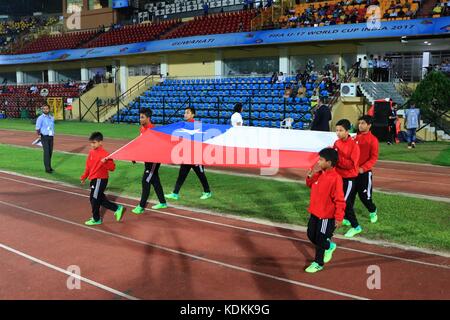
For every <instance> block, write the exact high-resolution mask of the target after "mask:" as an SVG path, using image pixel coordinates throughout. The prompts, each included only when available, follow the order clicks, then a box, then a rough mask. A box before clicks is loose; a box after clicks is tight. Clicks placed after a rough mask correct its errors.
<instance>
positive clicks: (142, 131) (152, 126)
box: [139, 123, 155, 134]
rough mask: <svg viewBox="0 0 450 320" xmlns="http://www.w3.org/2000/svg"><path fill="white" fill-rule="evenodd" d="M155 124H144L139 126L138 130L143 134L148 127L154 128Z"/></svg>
mask: <svg viewBox="0 0 450 320" xmlns="http://www.w3.org/2000/svg"><path fill="white" fill-rule="evenodd" d="M154 127H155V126H154V125H153V124H152V123H149V124H148V125H146V126H141V127H140V128H139V131H140V132H141V134H143V133H144V132H145V131H147V130H148V129H151V128H154Z"/></svg>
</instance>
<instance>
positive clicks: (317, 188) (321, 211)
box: [306, 168, 345, 221]
mask: <svg viewBox="0 0 450 320" xmlns="http://www.w3.org/2000/svg"><path fill="white" fill-rule="evenodd" d="M306 185H307V186H308V187H310V188H311V197H310V203H309V208H308V211H309V213H311V214H312V215H315V216H316V217H318V218H320V219H336V221H342V220H343V219H344V215H345V199H344V187H343V185H342V177H341V176H340V175H339V174H338V173H337V171H336V169H335V168H333V169H329V170H327V171H319V172H317V173H316V174H314V175H313V176H312V177H311V178H308V177H306Z"/></svg>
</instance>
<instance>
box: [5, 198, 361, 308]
mask: <svg viewBox="0 0 450 320" xmlns="http://www.w3.org/2000/svg"><path fill="white" fill-rule="evenodd" d="M0 204H3V205H5V206H9V207H12V208H16V209H20V210H23V211H25V212H29V213H32V214H35V215H39V216H42V217H46V218H50V219H53V220H57V221H59V222H63V223H66V224H70V225H73V226H77V227H79V228H82V229H86V230H89V231H93V232H98V233H102V234H105V235H109V236H112V237H116V238H119V239H123V240H127V241H131V242H134V243H138V244H141V245H145V246H149V247H152V248H155V249H158V250H161V251H165V252H169V253H172V254H175V255H181V256H184V257H188V258H192V259H196V260H200V261H203V262H207V263H211V264H215V265H218V266H221V267H225V268H229V269H233V270H237V271H242V272H246V273H250V274H254V275H258V276H261V277H264V278H268V279H272V280H278V281H281V282H285V283H289V284H293V285H297V286H300V287H305V288H309V289H314V290H317V291H322V292H327V293H331V294H334V295H338V296H342V297H346V298H351V299H356V300H370V299H368V298H366V297H361V296H357V295H352V294H348V293H345V292H340V291H336V290H332V289H327V288H323V287H319V286H315V285H312V284H308V283H304V282H300V281H296V280H291V279H287V278H282V277H278V276H274V275H271V274H268V273H264V272H259V271H255V270H252V269H248V268H243V267H239V266H236V265H233V264H229V263H225V262H221V261H217V260H213V259H208V258H204V257H201V256H197V255H194V254H190V253H187V252H182V251H178V250H175V249H170V248H167V247H164V246H161V245H158V244H154V243H150V242H145V241H141V240H137V239H134V238H130V237H126V236H123V235H121V234H117V233H114V232H109V231H105V230H101V229H95V228H92V227H87V226H85V225H81V224H78V223H75V222H73V221H70V220H66V219H63V218H59V217H55V216H52V215H50V214H46V213H43V212H39V211H36V210H31V209H28V208H24V207H21V206H18V205H15V204H12V203H8V202H5V201H1V200H0ZM0 246H1V245H0ZM58 271H60V270H58ZM64 273H66V274H69V275H73V274H72V273H70V272H68V271H66V272H64Z"/></svg>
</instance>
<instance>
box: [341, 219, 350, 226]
mask: <svg viewBox="0 0 450 320" xmlns="http://www.w3.org/2000/svg"><path fill="white" fill-rule="evenodd" d="M342 225H343V226H346V227H350V226H351V225H352V224H351V223H350V221H348V220H347V219H344V220H342Z"/></svg>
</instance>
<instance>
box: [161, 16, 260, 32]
mask: <svg viewBox="0 0 450 320" xmlns="http://www.w3.org/2000/svg"><path fill="white" fill-rule="evenodd" d="M256 14H257V11H256V10H248V11H237V12H226V13H218V14H213V15H208V16H202V17H195V18H194V20H191V21H188V22H186V23H184V24H182V25H181V26H179V27H178V28H176V29H174V30H173V31H171V32H169V33H168V34H166V35H164V36H163V37H162V38H163V39H173V38H182V37H189V36H196V35H203V34H221V33H232V32H246V31H249V30H250V22H251V20H252V18H254V17H255V16H256Z"/></svg>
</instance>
